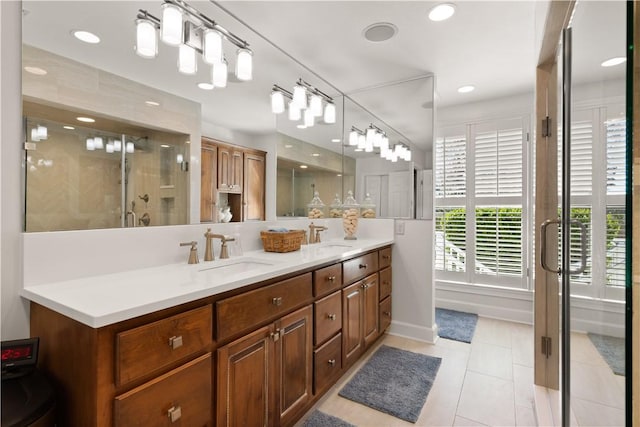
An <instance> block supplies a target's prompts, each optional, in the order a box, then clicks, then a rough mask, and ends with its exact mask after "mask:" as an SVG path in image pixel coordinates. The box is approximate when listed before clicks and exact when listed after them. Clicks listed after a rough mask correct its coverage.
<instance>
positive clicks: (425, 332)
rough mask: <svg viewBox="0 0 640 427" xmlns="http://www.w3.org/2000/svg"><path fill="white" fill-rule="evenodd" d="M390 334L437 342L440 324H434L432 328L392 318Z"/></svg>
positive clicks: (432, 342) (431, 342)
mask: <svg viewBox="0 0 640 427" xmlns="http://www.w3.org/2000/svg"><path fill="white" fill-rule="evenodd" d="M389 334H391V335H397V336H399V337H404V338H411V339H413V340H416V341H423V342H428V343H430V344H435V342H436V341H437V340H438V326H437V325H434V326H433V327H432V328H427V327H424V326H419V325H414V324H411V323H405V322H399V321H397V320H392V321H391V327H390V328H389Z"/></svg>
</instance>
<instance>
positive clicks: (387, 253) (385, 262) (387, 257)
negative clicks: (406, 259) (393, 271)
mask: <svg viewBox="0 0 640 427" xmlns="http://www.w3.org/2000/svg"><path fill="white" fill-rule="evenodd" d="M378 264H379V265H380V268H385V267H389V266H390V265H391V246H389V247H388V248H384V249H380V250H379V251H378Z"/></svg>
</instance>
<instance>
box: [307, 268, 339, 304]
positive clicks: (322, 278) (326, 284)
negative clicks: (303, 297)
mask: <svg viewBox="0 0 640 427" xmlns="http://www.w3.org/2000/svg"><path fill="white" fill-rule="evenodd" d="M341 287H342V264H334V265H330V266H329V267H325V268H321V269H319V270H316V271H314V272H313V295H314V296H316V297H318V296H322V295H325V294H328V293H329V292H331V291H335V290H336V289H340V288H341Z"/></svg>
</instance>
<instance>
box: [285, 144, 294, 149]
mask: <svg viewBox="0 0 640 427" xmlns="http://www.w3.org/2000/svg"><path fill="white" fill-rule="evenodd" d="M291 147H293V145H291V144H286V145H285V146H284V148H291Z"/></svg>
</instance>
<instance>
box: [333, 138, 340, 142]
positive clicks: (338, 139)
mask: <svg viewBox="0 0 640 427" xmlns="http://www.w3.org/2000/svg"><path fill="white" fill-rule="evenodd" d="M331 142H340V138H333V139H332V140H331Z"/></svg>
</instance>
